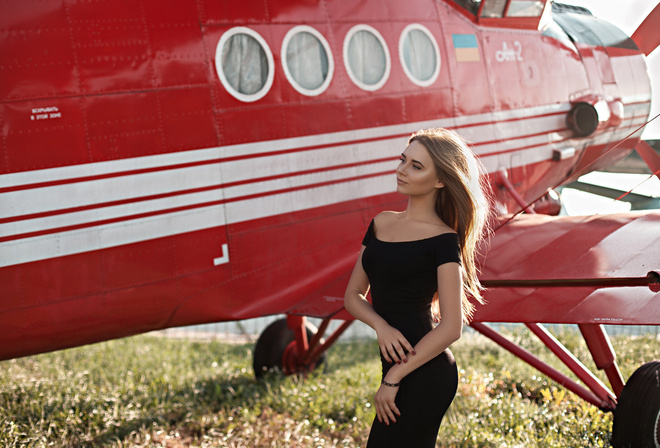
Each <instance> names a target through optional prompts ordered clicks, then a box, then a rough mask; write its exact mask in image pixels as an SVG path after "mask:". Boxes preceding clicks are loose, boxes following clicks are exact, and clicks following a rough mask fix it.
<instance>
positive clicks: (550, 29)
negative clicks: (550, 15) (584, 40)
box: [543, 20, 577, 52]
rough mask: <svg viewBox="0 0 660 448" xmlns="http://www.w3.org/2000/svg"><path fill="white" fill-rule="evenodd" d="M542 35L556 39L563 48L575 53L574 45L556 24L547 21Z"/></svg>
mask: <svg viewBox="0 0 660 448" xmlns="http://www.w3.org/2000/svg"><path fill="white" fill-rule="evenodd" d="M543 35H544V36H548V37H552V38H553V39H557V40H558V41H559V42H561V43H563V44H564V46H566V47H567V48H570V49H571V50H573V51H574V52H575V51H577V48H575V44H574V43H573V41H572V40H571V39H570V38H569V37H568V35H567V34H566V33H565V32H564V30H563V29H562V28H561V27H560V26H559V25H558V24H557V22H555V21H553V20H550V21H548V24H547V26H546V27H545V29H544V30H543Z"/></svg>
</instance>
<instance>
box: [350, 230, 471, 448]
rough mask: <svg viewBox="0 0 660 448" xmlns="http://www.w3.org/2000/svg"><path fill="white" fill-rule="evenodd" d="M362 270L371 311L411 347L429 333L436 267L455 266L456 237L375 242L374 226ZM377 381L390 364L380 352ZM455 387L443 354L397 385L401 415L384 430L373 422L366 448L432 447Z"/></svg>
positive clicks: (453, 367)
mask: <svg viewBox="0 0 660 448" xmlns="http://www.w3.org/2000/svg"><path fill="white" fill-rule="evenodd" d="M362 245H363V246H365V250H364V252H363V254H362V267H363V268H364V271H365V272H366V274H367V277H368V278H369V283H370V285H371V299H372V304H373V307H374V310H375V311H376V312H377V313H378V314H379V315H380V316H381V317H383V318H384V319H385V320H386V321H387V322H388V323H389V324H390V325H391V326H392V327H394V328H396V329H398V330H399V331H400V332H401V333H402V334H403V335H404V336H405V337H406V339H407V340H408V342H410V344H411V345H412V346H413V347H414V346H415V344H417V342H419V340H420V339H422V337H423V336H424V335H425V334H426V333H428V332H429V331H431V330H432V329H433V318H432V314H431V301H432V299H433V295H434V294H435V293H436V291H437V290H438V276H437V267H438V266H440V265H441V264H443V263H450V262H457V263H460V249H459V245H458V236H457V235H456V234H455V233H445V234H441V235H437V236H434V237H431V238H426V239H422V240H416V241H405V242H385V241H380V240H379V239H378V238H376V235H375V231H374V222H373V221H371V225H370V226H369V229H368V230H367V233H366V235H365V237H364V240H363V241H362ZM380 359H381V363H382V366H383V378H384V377H385V375H386V374H387V371H388V370H389V369H390V367H392V364H390V363H388V362H387V361H385V359H384V358H383V355H382V353H381V357H380ZM457 387H458V372H457V369H456V364H455V362H454V357H453V356H452V354H451V352H450V351H449V349H447V350H445V351H444V352H443V353H441V354H440V355H438V356H437V357H435V358H433V359H432V360H430V361H429V362H427V363H426V364H424V365H423V366H420V367H419V368H417V369H415V370H414V371H413V372H411V373H410V374H408V375H407V376H406V377H405V378H403V380H402V381H401V386H400V387H399V391H398V393H397V396H396V400H395V402H396V406H397V408H399V411H401V416H400V417H397V419H396V423H392V422H390V424H389V426H388V425H385V423H380V422H379V421H378V418H375V419H374V422H373V425H372V427H371V432H370V434H369V441H368V442H367V447H368V448H387V447H414V448H424V447H428V448H432V447H435V441H436V438H437V436H438V430H439V429H440V422H441V421H442V417H443V416H444V415H445V412H446V411H447V409H448V408H449V405H450V404H451V402H452V400H453V399H454V395H456V389H457Z"/></svg>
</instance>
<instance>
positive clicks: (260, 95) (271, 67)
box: [215, 26, 275, 103]
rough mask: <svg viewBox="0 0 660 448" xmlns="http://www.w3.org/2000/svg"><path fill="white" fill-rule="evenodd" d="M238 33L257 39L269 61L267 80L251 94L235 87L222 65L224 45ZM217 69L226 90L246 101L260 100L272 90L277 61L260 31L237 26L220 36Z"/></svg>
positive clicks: (217, 48)
mask: <svg viewBox="0 0 660 448" xmlns="http://www.w3.org/2000/svg"><path fill="white" fill-rule="evenodd" d="M236 34H247V35H248V36H250V37H252V38H253V39H254V40H256V41H257V43H258V44H259V45H260V46H261V49H262V50H263V51H264V53H266V60H267V61H268V74H267V75H266V82H265V83H264V85H263V86H262V87H261V89H259V91H258V92H256V93H253V94H251V95H248V94H245V93H242V92H239V91H238V90H236V89H234V87H233V86H232V85H231V84H230V83H229V81H228V80H227V77H226V76H225V72H224V70H223V66H222V50H223V48H224V45H225V44H226V43H227V41H228V40H229V39H231V38H232V37H233V36H234V35H236ZM215 69H216V72H217V74H218V77H219V78H220V82H221V83H222V85H223V86H224V87H225V90H226V91H227V92H228V93H229V94H230V95H231V96H233V97H234V98H236V99H237V100H239V101H242V102H245V103H251V102H254V101H258V100H260V99H261V98H263V97H264V96H266V94H267V93H268V92H269V91H270V88H271V87H272V86H273V79H274V78H275V61H274V59H273V53H272V52H271V50H270V47H269V46H268V43H266V40H265V39H264V38H263V37H261V35H260V34H259V33H257V32H256V31H254V30H253V29H251V28H247V27H244V26H236V27H233V28H230V29H228V30H227V31H225V32H224V33H223V35H222V36H220V40H219V41H218V45H217V46H216V48H215Z"/></svg>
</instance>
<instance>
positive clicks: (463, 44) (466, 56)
mask: <svg viewBox="0 0 660 448" xmlns="http://www.w3.org/2000/svg"><path fill="white" fill-rule="evenodd" d="M451 38H452V40H453V41H454V52H455V53H456V60H457V61H458V62H477V61H479V60H480V59H479V47H478V46H477V36H475V35H474V34H452V35H451Z"/></svg>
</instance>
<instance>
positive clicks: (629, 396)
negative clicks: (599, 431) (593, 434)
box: [612, 361, 660, 448]
mask: <svg viewBox="0 0 660 448" xmlns="http://www.w3.org/2000/svg"><path fill="white" fill-rule="evenodd" d="M659 420H660V361H652V362H648V363H646V364H644V365H643V366H641V367H640V368H639V369H637V370H636V371H635V373H633V374H632V376H631V377H630V379H629V380H628V383H626V385H625V387H624V388H623V391H621V396H620V397H619V402H618V404H617V406H616V410H615V411H614V424H613V425H612V446H613V447H614V448H647V447H648V448H658V447H660V421H659Z"/></svg>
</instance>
